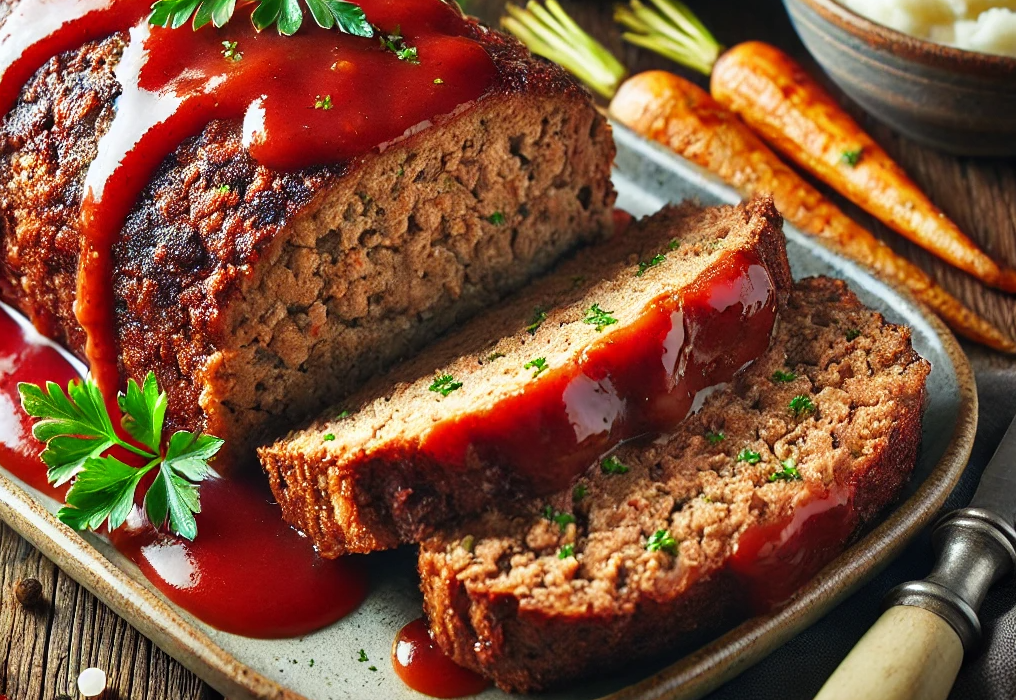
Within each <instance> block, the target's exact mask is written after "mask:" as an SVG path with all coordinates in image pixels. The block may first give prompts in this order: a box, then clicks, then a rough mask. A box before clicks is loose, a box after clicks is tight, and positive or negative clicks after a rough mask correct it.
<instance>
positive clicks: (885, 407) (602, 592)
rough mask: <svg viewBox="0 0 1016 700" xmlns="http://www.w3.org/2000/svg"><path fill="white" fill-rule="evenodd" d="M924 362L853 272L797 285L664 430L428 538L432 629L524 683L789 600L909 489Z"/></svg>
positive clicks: (457, 651)
mask: <svg viewBox="0 0 1016 700" xmlns="http://www.w3.org/2000/svg"><path fill="white" fill-rule="evenodd" d="M929 369H930V368H929V365H928V363H927V362H926V361H924V360H923V359H921V358H920V357H919V356H918V355H917V353H916V352H915V351H914V350H913V348H912V347H911V343H910V332H909V330H908V329H906V328H902V327H900V326H894V325H892V324H888V323H886V322H885V321H884V320H883V319H882V317H881V316H879V314H877V313H874V312H873V311H870V310H868V309H866V308H864V307H863V306H862V305H861V304H860V303H859V302H858V300H857V298H856V297H855V296H854V295H853V294H852V293H851V292H850V291H849V290H848V289H847V288H846V286H845V285H843V284H842V283H841V282H837V281H832V280H828V279H809V280H805V281H803V282H801V283H800V284H799V285H798V287H797V288H796V290H795V291H794V293H793V294H792V295H791V297H790V301H789V304H788V307H787V309H786V311H785V312H784V313H783V314H782V315H781V321H780V325H779V329H778V331H777V333H776V337H775V340H774V342H773V345H772V348H771V349H770V350H769V352H768V353H767V354H766V355H765V356H764V357H763V358H762V359H760V360H759V361H758V362H756V363H755V364H754V365H753V366H752V367H751V368H749V369H747V370H746V371H745V372H744V373H743V374H741V375H739V376H738V377H737V378H736V379H735V380H734V381H733V382H731V383H730V385H729V386H728V387H727V388H725V389H723V390H722V391H718V392H716V393H714V394H712V395H711V396H709V398H708V399H706V401H705V403H704V405H703V406H702V409H701V410H700V411H699V412H698V413H696V414H695V415H694V416H692V417H690V418H688V419H687V420H686V421H684V422H683V423H682V424H681V425H680V426H679V427H678V428H677V429H676V430H675V431H674V432H673V433H672V434H671V435H670V436H669V437H667V438H665V439H663V440H661V441H657V442H655V443H651V444H644V445H633V444H629V445H626V446H624V447H621V448H619V449H618V450H616V451H615V452H613V453H612V454H611V455H609V456H608V457H606V458H604V459H603V460H602V461H600V462H598V463H596V464H594V465H592V466H590V468H589V470H588V471H587V472H586V473H585V475H584V476H583V477H582V478H581V480H579V482H578V483H577V484H576V485H575V486H574V487H573V488H569V489H565V490H562V491H561V492H559V493H557V494H555V495H554V496H552V497H550V498H544V499H533V500H531V501H530V502H529V503H528V504H525V506H524V507H523V508H521V509H515V510H510V509H500V510H498V511H494V512H490V513H487V514H484V515H483V516H482V517H480V518H477V519H473V520H471V521H468V522H466V523H465V524H463V525H461V526H459V527H456V528H454V529H452V530H450V531H448V532H446V533H443V534H441V535H438V536H435V537H433V538H431V539H429V540H427V541H426V542H425V543H423V544H422V545H421V549H420V561H419V565H420V578H421V583H422V587H423V593H424V600H425V608H426V611H427V616H428V617H429V619H430V624H431V630H432V632H433V635H434V638H435V639H436V640H437V641H438V643H439V644H440V645H441V647H442V648H443V649H444V650H445V651H446V652H447V653H448V654H449V655H451V656H452V658H454V660H455V661H456V662H458V663H459V664H461V665H463V666H466V667H468V668H472V669H475V670H477V671H479V672H481V673H483V674H485V675H487V676H489V677H491V678H493V679H494V681H495V682H496V683H497V684H498V685H499V686H500V687H502V688H504V689H505V690H511V691H532V690H536V689H539V688H545V687H548V686H553V685H560V684H563V683H565V682H567V681H571V680H577V679H582V678H588V677H589V676H590V675H596V674H600V673H604V672H606V671H609V670H611V669H614V668H617V667H620V666H624V665H626V664H630V663H631V662H632V661H634V660H638V659H644V658H647V657H656V656H659V655H661V654H663V655H673V654H674V653H676V651H677V650H679V649H681V648H686V647H687V646H688V645H689V644H693V643H698V642H701V641H702V635H703V634H706V633H709V632H715V631H716V630H717V628H718V627H721V626H723V625H724V624H725V623H729V622H731V621H733V620H736V619H739V618H743V617H744V616H746V615H747V614H749V612H750V611H753V610H754V611H760V610H763V609H765V608H767V607H769V606H771V605H772V604H773V603H776V602H779V601H781V600H784V599H785V598H786V597H788V596H789V595H790V593H791V592H792V591H793V590H795V589H796V588H797V587H798V586H799V585H800V584H801V583H803V582H804V581H806V580H807V579H808V578H810V577H811V576H812V575H813V574H814V573H815V572H816V571H817V570H818V569H819V568H820V567H821V566H823V565H824V564H826V563H827V562H829V561H830V560H831V559H832V558H833V557H834V556H835V555H836V554H837V553H838V552H839V551H841V549H842V548H843V547H844V545H845V543H846V542H847V541H848V540H849V539H850V538H851V537H852V536H853V535H854V533H856V532H857V530H858V528H859V527H860V526H861V525H863V524H864V523H865V522H866V521H867V520H869V519H870V518H872V516H874V515H875V514H876V513H877V512H878V511H879V510H880V509H881V508H883V507H884V506H885V505H886V504H887V503H889V502H890V501H892V500H893V499H895V498H896V497H897V495H898V494H899V492H900V489H901V487H902V486H903V484H904V482H905V481H906V480H907V478H908V476H909V474H910V472H911V470H912V469H913V467H914V462H915V459H916V455H917V450H918V445H919V443H920V440H921V415H922V404H923V399H924V391H925V380H926V377H927V375H928V372H929Z"/></svg>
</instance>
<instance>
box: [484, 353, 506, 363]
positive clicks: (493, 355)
mask: <svg viewBox="0 0 1016 700" xmlns="http://www.w3.org/2000/svg"><path fill="white" fill-rule="evenodd" d="M502 357H504V353H503V352H492V353H490V354H489V355H487V359H486V360H484V362H493V361H494V360H500V359H501V358H502Z"/></svg>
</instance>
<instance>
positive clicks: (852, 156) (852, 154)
mask: <svg viewBox="0 0 1016 700" xmlns="http://www.w3.org/2000/svg"><path fill="white" fill-rule="evenodd" d="M863 151H864V149H863V148H856V149H854V150H852V151H843V154H842V155H841V156H840V162H842V163H843V164H845V165H849V166H850V167H851V168H853V167H855V166H856V165H857V164H858V163H860V162H861V153H862V152H863Z"/></svg>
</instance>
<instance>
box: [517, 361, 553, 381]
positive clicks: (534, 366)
mask: <svg viewBox="0 0 1016 700" xmlns="http://www.w3.org/2000/svg"><path fill="white" fill-rule="evenodd" d="M522 369H531V370H533V379H536V378H537V377H539V376H540V373H541V372H545V371H546V370H548V369H549V367H548V366H547V358H546V357H537V358H536V359H533V360H530V361H529V362H527V363H526V364H524V365H522Z"/></svg>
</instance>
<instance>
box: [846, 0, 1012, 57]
mask: <svg viewBox="0 0 1016 700" xmlns="http://www.w3.org/2000/svg"><path fill="white" fill-rule="evenodd" d="M841 2H843V4H844V5H846V6H847V7H849V8H850V9H852V10H853V11H854V12H857V13H858V14H861V15H864V16H865V17H867V18H869V19H872V20H874V21H876V22H878V23H879V24H884V25H886V26H887V27H892V28H893V29H896V30H898V31H901V32H904V33H906V34H911V35H913V36H916V37H920V38H922V39H930V40H931V41H935V42H938V43H941V44H949V45H951V46H957V47H959V48H961V49H966V50H968V51H981V52H983V53H997V54H1003V55H1005V56H1014V57H1016V0H841Z"/></svg>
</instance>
